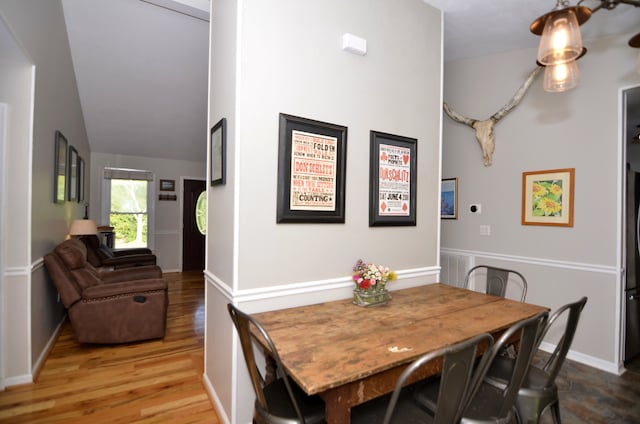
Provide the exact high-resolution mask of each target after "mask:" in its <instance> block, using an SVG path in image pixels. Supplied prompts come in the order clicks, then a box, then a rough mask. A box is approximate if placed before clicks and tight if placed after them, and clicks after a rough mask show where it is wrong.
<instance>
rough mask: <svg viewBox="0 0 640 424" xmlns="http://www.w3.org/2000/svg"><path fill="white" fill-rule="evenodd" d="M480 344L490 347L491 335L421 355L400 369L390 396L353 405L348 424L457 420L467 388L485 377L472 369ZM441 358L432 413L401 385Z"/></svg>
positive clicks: (436, 423) (441, 423)
mask: <svg viewBox="0 0 640 424" xmlns="http://www.w3.org/2000/svg"><path fill="white" fill-rule="evenodd" d="M480 345H483V347H485V348H486V349H490V348H491V346H492V345H493V337H491V335H490V334H480V335H478V336H476V337H473V338H471V339H468V340H465V341H463V342H460V343H458V344H455V345H451V346H447V347H445V348H442V349H439V350H436V351H433V352H430V353H427V354H425V355H422V356H421V357H419V358H418V359H416V360H415V361H414V362H412V363H411V364H410V365H409V366H408V367H407V368H406V369H405V370H404V371H403V372H402V374H401V375H400V377H399V378H398V380H397V382H396V386H395V389H394V391H393V393H392V394H391V397H390V398H389V396H383V397H381V398H377V399H374V400H372V401H369V402H367V403H364V404H362V405H359V406H357V407H355V408H352V410H351V423H353V424H373V423H378V422H382V423H383V424H391V423H393V424H411V423H429V424H431V423H433V424H450V423H457V422H458V421H459V420H460V417H461V416H462V412H463V411H464V409H465V407H466V405H467V403H466V402H467V401H468V398H469V396H468V392H469V388H470V387H471V386H472V385H473V384H474V382H475V381H476V380H478V379H480V380H481V379H482V378H483V377H484V374H482V375H480V372H481V370H480V369H477V368H476V369H475V371H474V363H475V360H476V358H477V356H478V348H479V346H480ZM441 357H442V360H443V363H442V373H441V377H440V378H439V379H438V381H439V383H440V384H439V393H438V399H437V405H436V408H435V413H430V412H428V411H426V410H425V409H423V408H421V407H420V406H419V405H418V404H416V403H415V402H414V401H413V399H412V390H411V388H405V387H404V386H405V385H406V384H407V380H408V379H409V378H410V377H411V376H412V375H413V374H414V373H416V371H418V370H419V369H420V368H422V367H423V366H424V365H425V364H427V363H429V362H431V361H433V360H434V359H436V358H441ZM483 371H486V369H485V370H483ZM381 417H383V418H382V421H380V419H381Z"/></svg>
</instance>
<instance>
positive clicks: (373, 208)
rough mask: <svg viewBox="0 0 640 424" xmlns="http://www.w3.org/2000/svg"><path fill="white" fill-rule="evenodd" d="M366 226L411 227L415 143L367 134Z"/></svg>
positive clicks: (414, 184)
mask: <svg viewBox="0 0 640 424" xmlns="http://www.w3.org/2000/svg"><path fill="white" fill-rule="evenodd" d="M370 142H371V144H370V152H369V160H370V165H369V173H370V181H369V187H370V191H369V226H370V227H379V226H402V225H405V226H415V225H416V201H417V198H416V194H417V190H416V184H417V164H418V156H417V155H418V140H417V139H415V138H409V137H403V136H399V135H393V134H387V133H383V132H378V131H371V132H370Z"/></svg>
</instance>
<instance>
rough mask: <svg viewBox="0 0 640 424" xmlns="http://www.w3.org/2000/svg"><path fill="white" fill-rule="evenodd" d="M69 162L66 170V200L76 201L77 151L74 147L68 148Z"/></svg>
mask: <svg viewBox="0 0 640 424" xmlns="http://www.w3.org/2000/svg"><path fill="white" fill-rule="evenodd" d="M68 159H69V160H68V161H67V168H69V184H67V189H68V193H67V200H69V201H73V200H76V201H77V200H78V151H77V150H76V148H75V147H73V146H69V158H68Z"/></svg>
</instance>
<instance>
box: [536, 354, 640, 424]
mask: <svg viewBox="0 0 640 424" xmlns="http://www.w3.org/2000/svg"><path fill="white" fill-rule="evenodd" d="M547 357H548V355H546V354H544V353H539V354H538V355H537V356H536V360H535V363H537V364H541V363H543V361H544V360H545V359H546V358H547ZM556 383H557V384H558V390H559V396H560V413H561V416H562V422H563V423H564V424H573V423H575V424H578V423H580V424H583V423H588V424H600V423H602V424H605V423H606V424H611V423H615V424H638V423H640V358H638V359H636V360H634V361H632V362H631V363H630V364H627V371H626V372H625V373H624V374H622V375H621V376H617V375H614V374H609V373H607V372H604V371H600V370H598V369H595V368H592V367H589V366H586V365H582V364H579V363H577V362H574V361H571V360H566V361H565V363H564V365H563V367H562V370H561V371H560V374H559V376H558V379H557V380H556ZM540 422H541V423H544V424H548V423H553V419H552V418H551V413H550V412H549V411H547V412H545V413H544V415H543V417H542V419H541V420H540Z"/></svg>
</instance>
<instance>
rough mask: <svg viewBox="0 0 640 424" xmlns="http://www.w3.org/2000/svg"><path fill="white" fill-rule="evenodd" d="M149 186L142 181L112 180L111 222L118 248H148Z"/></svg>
mask: <svg viewBox="0 0 640 424" xmlns="http://www.w3.org/2000/svg"><path fill="white" fill-rule="evenodd" d="M147 186H148V182H147V181H142V180H118V179H112V180H111V213H110V215H109V221H110V225H111V226H112V227H114V231H115V233H116V240H115V247H116V248H124V247H146V246H147V230H148V211H147V188H148V187H147Z"/></svg>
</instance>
